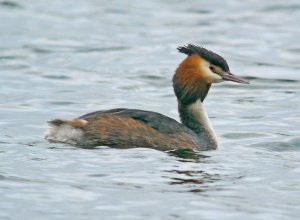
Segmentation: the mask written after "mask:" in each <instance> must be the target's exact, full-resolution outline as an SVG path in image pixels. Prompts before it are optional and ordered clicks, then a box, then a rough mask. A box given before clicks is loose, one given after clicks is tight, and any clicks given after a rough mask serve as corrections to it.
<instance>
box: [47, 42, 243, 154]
mask: <svg viewBox="0 0 300 220" xmlns="http://www.w3.org/2000/svg"><path fill="white" fill-rule="evenodd" d="M177 49H178V51H179V52H181V53H184V54H187V55H188V56H187V57H186V58H185V59H184V60H183V61H182V63H181V64H180V65H179V67H178V68H177V70H176V73H175V75H174V77H173V87H174V92H175V94H176V97H177V100H178V111H179V114H180V119H181V122H182V124H180V123H179V122H177V121H176V120H174V119H172V118H169V117H167V116H164V115H162V114H159V113H157V112H151V111H143V110H136V109H126V108H119V109H111V110H106V111H97V112H92V113H89V114H86V115H83V116H81V117H79V118H77V119H73V120H61V119H56V120H52V121H50V122H48V123H49V126H50V128H49V131H48V134H47V135H46V137H45V138H46V139H48V140H49V141H53V142H62V143H68V144H73V145H78V146H81V147H86V148H90V147H96V146H109V147H116V148H133V147H145V148H154V149H158V150H174V149H195V150H212V149H216V148H217V139H216V136H215V133H214V131H213V129H212V127H211V125H210V123H209V119H208V117H207V116H206V113H205V110H204V108H203V105H202V103H203V101H204V99H205V97H206V95H207V93H208V91H209V88H210V86H211V84H212V83H217V82H222V81H233V82H237V83H244V84H248V82H246V81H244V80H243V79H240V78H238V77H236V76H234V75H233V74H232V73H230V70H229V66H228V64H227V62H226V60H225V59H224V58H223V57H221V56H220V55H218V54H216V53H213V52H212V51H209V50H207V49H205V48H203V47H200V46H195V45H192V44H189V45H187V46H182V47H178V48H177Z"/></svg>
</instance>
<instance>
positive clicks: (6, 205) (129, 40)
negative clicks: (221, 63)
mask: <svg viewBox="0 0 300 220" xmlns="http://www.w3.org/2000/svg"><path fill="white" fill-rule="evenodd" d="M299 19H300V3H299V2H298V1H292V0H288V1H284V2H281V1H277V2H272V1H264V2H262V1H257V0H254V1H242V2H241V1H237V0H231V1H227V2H226V4H225V3H224V1H218V0H214V1H207V2H202V1H192V0H190V1H170V0H169V1H168V0H166V1H151V2H150V1H147V2H145V1H122V2H121V1H96V0H88V1H83V0H79V1H76V2H75V1H70V0H66V1H58V0H57V1H51V2H49V1H46V0H40V1H29V0H23V1H2V2H1V3H0V20H1V22H0V28H1V30H2V31H1V35H0V42H1V43H0V76H1V77H0V84H1V87H0V95H1V97H2V98H1V101H0V112H1V115H0V117H1V121H0V125H1V126H0V143H1V144H0V157H1V159H0V161H1V163H0V193H1V199H0V219H103V220H105V219H109V220H111V219H130V220H133V219H151V220H152V219H154V220H156V219H164V220H165V219H188V220H190V219H228V220H233V219H251V220H253V219H254V220H255V219H264V220H266V219H270V220H274V219H284V220H292V219H294V220H296V219H298V218H299V216H300V211H299V210H300V205H299V204H300V179H299V174H300V159H299V158H300V153H299V149H300V131H299V127H300V119H299V118H300V102H299V97H300V64H299V60H300V44H299V37H298V36H299V34H300V31H299V30H300V29H299ZM186 43H196V44H201V45H204V46H205V47H207V48H209V49H211V50H213V51H216V52H218V53H220V54H222V55H224V57H226V59H227V60H228V63H229V65H230V67H231V71H232V72H234V73H236V74H238V75H241V76H244V77H246V78H247V79H248V80H249V81H250V82H251V84H250V85H234V84H231V83H223V84H218V85H214V86H213V87H212V88H211V91H210V93H209V95H208V97H207V99H206V101H205V105H206V108H207V111H208V113H209V116H210V118H211V122H212V124H213V126H214V128H215V131H216V133H217V134H218V137H219V142H220V147H219V149H218V150H217V151H211V152H201V153H200V155H198V156H195V155H194V156H193V157H191V158H189V157H187V158H186V157H185V158H181V157H178V156H176V154H174V153H165V152H160V151H156V150H152V149H128V150H119V149H111V148H107V147H99V148H97V149H94V150H85V149H79V148H76V147H72V146H68V145H64V144H50V143H48V142H47V141H45V140H43V133H44V131H45V129H46V123H45V122H46V121H47V120H50V119H53V118H60V117H61V118H72V117H78V116H80V115H83V114H85V113H88V112H91V111H95V110H100V109H109V108H117V107H130V108H140V109H146V110H153V111H157V112H160V113H163V114H165V115H168V116H170V117H172V118H175V119H177V120H178V114H177V108H176V99H175V96H174V95H173V90H172V87H171V78H172V75H173V73H174V70H175V69H176V67H177V65H178V63H179V62H180V61H181V60H182V59H183V58H184V56H183V55H182V54H179V53H177V52H176V47H177V46H178V45H183V44H186Z"/></svg>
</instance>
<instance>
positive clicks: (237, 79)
mask: <svg viewBox="0 0 300 220" xmlns="http://www.w3.org/2000/svg"><path fill="white" fill-rule="evenodd" d="M222 78H223V79H224V80H226V81H232V82H236V83H243V84H249V82H247V81H245V80H244V79H242V78H240V77H237V76H235V75H233V74H232V73H230V72H229V73H228V72H225V73H223V75H222Z"/></svg>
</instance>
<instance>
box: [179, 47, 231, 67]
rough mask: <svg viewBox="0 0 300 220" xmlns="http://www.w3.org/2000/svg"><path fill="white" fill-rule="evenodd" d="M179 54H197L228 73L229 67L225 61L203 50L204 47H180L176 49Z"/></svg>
mask: <svg viewBox="0 0 300 220" xmlns="http://www.w3.org/2000/svg"><path fill="white" fill-rule="evenodd" d="M177 49H178V51H179V52H181V53H184V54H187V55H192V54H198V55H199V56H201V57H203V58H204V59H206V60H207V61H209V62H210V63H212V64H214V65H216V66H219V67H221V68H222V69H223V70H224V71H226V72H229V66H228V64H227V62H226V60H225V59H224V58H223V57H221V56H220V55H218V54H216V53H214V52H212V51H210V50H207V49H205V48H204V47H200V46H196V45H193V44H188V45H187V46H181V47H178V48H177Z"/></svg>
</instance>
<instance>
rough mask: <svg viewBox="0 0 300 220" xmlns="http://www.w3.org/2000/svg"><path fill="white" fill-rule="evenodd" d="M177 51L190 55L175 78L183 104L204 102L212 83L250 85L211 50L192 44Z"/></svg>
mask: <svg viewBox="0 0 300 220" xmlns="http://www.w3.org/2000/svg"><path fill="white" fill-rule="evenodd" d="M177 49H178V51H179V52H181V53H184V54H187V55H188V57H187V58H185V59H184V60H183V61H182V63H181V64H180V65H179V67H178V68H177V70H176V73H175V75H174V78H173V86H174V91H175V94H176V96H177V98H178V100H179V101H180V102H181V103H183V104H189V103H192V102H195V101H196V100H198V99H200V100H201V101H203V100H204V99H205V97H206V95H207V93H208V90H209V88H210V86H211V84H212V83H218V82H223V81H232V82H236V83H244V84H248V82H246V81H245V80H243V79H241V78H239V77H237V76H235V75H233V74H232V73H231V72H230V70H229V66H228V64H227V62H226V60H225V59H224V58H223V57H221V56H220V55H218V54H216V53H214V52H212V51H210V50H207V49H205V48H203V47H200V46H196V45H192V44H189V45H187V46H182V47H178V48H177Z"/></svg>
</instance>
